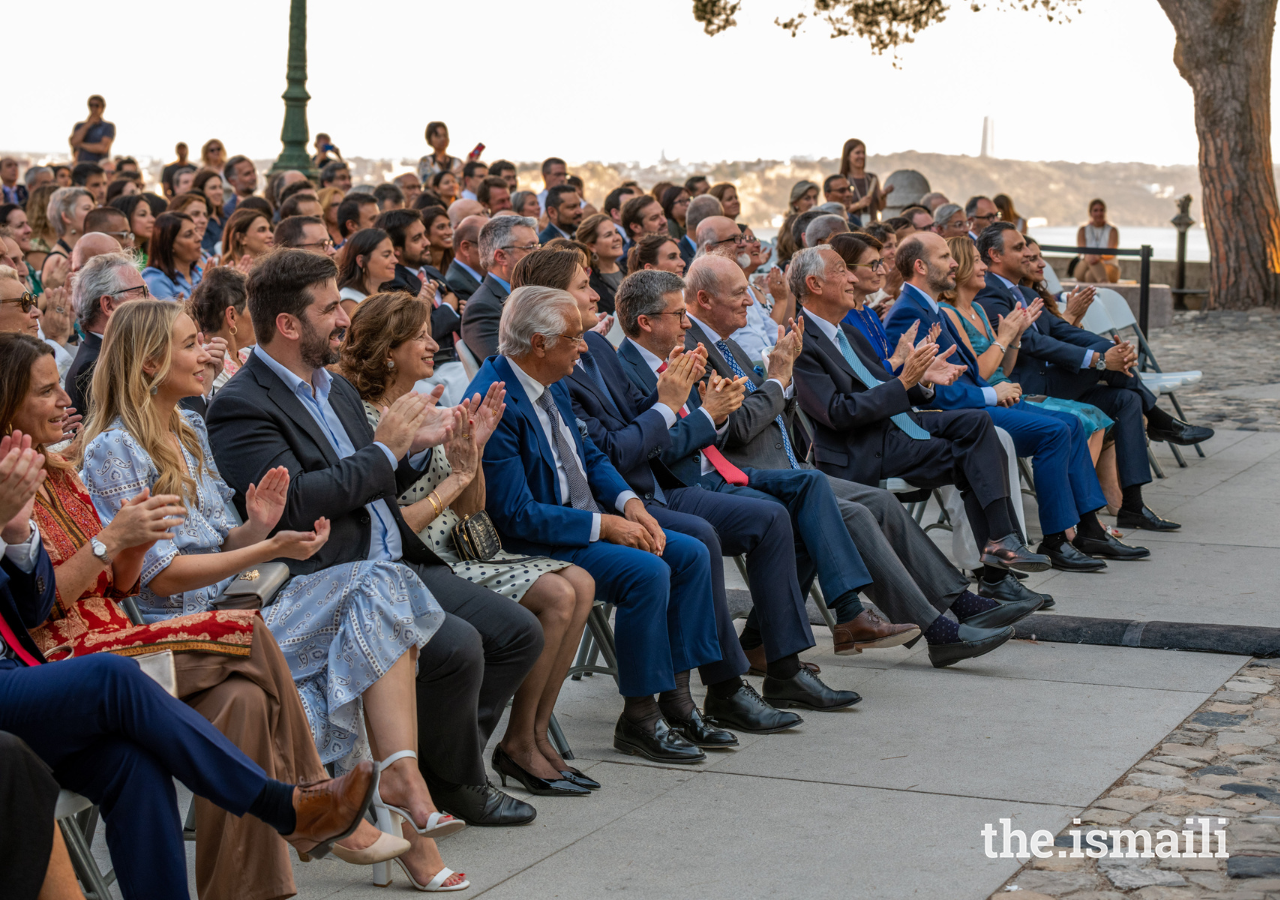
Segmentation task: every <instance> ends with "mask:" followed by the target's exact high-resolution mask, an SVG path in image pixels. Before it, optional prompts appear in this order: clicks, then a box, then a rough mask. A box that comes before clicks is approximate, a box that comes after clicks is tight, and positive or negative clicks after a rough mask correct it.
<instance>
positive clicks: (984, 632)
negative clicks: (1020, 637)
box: [929, 622, 1013, 669]
mask: <svg viewBox="0 0 1280 900" xmlns="http://www.w3.org/2000/svg"><path fill="white" fill-rule="evenodd" d="M1011 637H1013V628H1011V627H1008V626H1006V627H1004V628H974V627H973V626H972V625H966V624H965V623H964V622H961V623H960V640H958V641H956V642H954V643H951V644H930V645H929V662H931V663H933V667H934V668H935V669H942V668H945V667H947V666H951V665H955V664H956V663H958V662H960V661H961V660H964V659H973V658H974V657H975V656H981V655H982V654H984V653H990V652H991V651H992V650H994V649H996V648H997V647H999V646H1000V645H1001V644H1003V643H1004V642H1005V641H1007V640H1009V638H1011Z"/></svg>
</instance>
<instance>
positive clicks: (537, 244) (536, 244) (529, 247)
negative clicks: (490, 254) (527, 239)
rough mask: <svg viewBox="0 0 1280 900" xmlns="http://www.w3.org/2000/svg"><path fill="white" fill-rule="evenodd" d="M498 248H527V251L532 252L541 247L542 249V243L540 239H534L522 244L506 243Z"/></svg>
mask: <svg viewBox="0 0 1280 900" xmlns="http://www.w3.org/2000/svg"><path fill="white" fill-rule="evenodd" d="M498 249H499V250H528V251H530V252H532V251H534V250H541V249H542V243H541V242H540V241H534V242H533V243H532V244H523V245H522V244H507V245H506V246H505V247H499V248H498Z"/></svg>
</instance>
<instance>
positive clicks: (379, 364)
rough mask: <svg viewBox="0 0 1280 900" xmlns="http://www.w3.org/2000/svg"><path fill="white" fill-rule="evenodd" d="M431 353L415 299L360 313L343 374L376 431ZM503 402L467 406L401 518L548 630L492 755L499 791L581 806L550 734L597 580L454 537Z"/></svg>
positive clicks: (379, 301) (477, 489) (386, 298)
mask: <svg viewBox="0 0 1280 900" xmlns="http://www.w3.org/2000/svg"><path fill="white" fill-rule="evenodd" d="M542 252H544V253H545V252H546V251H542ZM570 265H572V263H570ZM435 349H436V342H435V341H434V340H432V338H431V329H430V319H429V310H428V307H427V306H426V305H425V304H423V303H420V302H419V301H418V300H417V299H416V298H415V297H413V296H411V295H409V294H406V293H403V292H387V293H379V294H374V295H373V296H371V297H369V298H368V299H366V300H365V301H364V302H363V303H361V304H360V307H359V308H358V309H357V310H356V312H355V315H354V316H352V318H351V326H350V328H348V329H347V335H346V338H345V339H344V340H343V342H342V361H341V363H340V365H341V371H342V374H343V376H344V377H346V379H347V380H348V381H350V382H351V383H352V384H354V385H355V386H356V389H357V390H358V391H359V392H360V396H361V398H362V399H363V400H364V405H365V412H366V414H367V415H368V417H369V423H370V425H372V426H374V427H375V428H376V427H377V424H378V420H379V418H380V417H381V412H380V411H381V410H383V409H386V408H388V407H389V406H390V405H391V404H392V403H394V402H395V401H396V400H397V399H398V398H399V397H401V396H403V395H404V394H406V393H408V392H409V391H411V390H413V388H414V384H416V383H417V382H418V381H419V380H421V379H424V378H429V377H430V376H431V373H432V371H433V363H432V359H431V356H432V353H434V351H435ZM505 394H506V391H505V390H504V389H503V388H502V386H501V385H500V384H495V385H493V386H492V387H491V388H490V389H489V392H488V394H487V395H486V396H485V397H484V398H483V400H482V399H481V397H480V395H479V394H476V395H475V396H474V397H472V398H471V399H470V400H465V401H463V403H462V404H461V405H460V406H459V409H461V411H462V417H463V418H464V423H463V426H462V427H461V428H460V429H459V430H458V432H456V433H455V434H454V435H453V437H451V438H450V439H449V440H447V441H446V442H445V443H444V444H443V445H440V446H437V447H435V448H434V449H433V451H432V453H431V461H430V464H429V466H428V468H427V471H426V473H425V474H424V475H423V476H422V478H421V479H420V480H419V481H418V482H417V484H415V485H414V486H413V487H411V488H409V490H407V491H406V492H405V493H403V494H401V495H400V508H401V512H402V513H403V514H404V518H405V521H406V522H407V523H408V524H409V527H410V528H411V529H413V530H414V531H416V532H418V536H419V537H420V538H422V542H423V543H424V544H426V545H427V546H428V547H430V548H431V549H432V550H434V551H435V553H436V555H437V556H439V557H440V558H441V559H443V560H444V561H445V562H446V563H448V564H449V567H450V568H451V569H453V572H454V574H455V575H458V576H460V577H462V578H465V579H466V580H468V581H470V582H472V583H473V584H478V585H480V586H481V587H486V588H488V589H490V590H492V591H495V592H497V593H499V594H501V595H502V596H504V597H507V598H509V599H511V600H513V601H515V602H516V603H519V604H520V605H522V606H524V607H525V608H526V609H528V610H529V611H530V612H532V613H533V614H534V615H535V616H537V617H538V621H539V623H541V625H542V633H543V638H544V641H545V643H544V646H543V650H542V655H541V656H539V657H538V661H537V662H536V663H534V666H533V668H532V669H531V670H530V672H529V674H528V675H527V676H525V680H524V682H523V684H521V686H520V689H519V690H518V691H517V692H516V695H515V698H514V702H513V704H512V707H511V718H510V720H509V721H508V724H507V731H506V734H505V735H503V738H502V740H501V741H500V742H499V743H498V745H497V747H495V748H494V751H493V760H492V764H493V768H494V770H495V771H496V772H497V773H498V774H499V776H501V778H502V783H503V785H506V783H507V778H508V777H510V778H514V779H515V780H516V781H518V782H519V783H520V784H521V785H522V786H523V787H524V788H525V789H526V790H528V791H529V792H530V793H533V794H537V795H539V796H583V795H585V794H586V793H587V792H588V790H589V789H590V790H595V789H596V788H598V787H600V785H599V784H598V783H597V782H595V781H594V780H593V779H590V778H588V777H587V776H586V775H584V774H583V773H582V772H580V771H578V770H577V769H575V768H573V767H572V766H570V765H568V764H567V763H566V762H565V761H564V759H562V758H561V756H560V754H559V753H557V752H556V750H555V748H554V747H552V745H551V742H550V740H549V739H548V738H547V729H548V727H549V726H550V723H551V714H552V712H554V711H555V705H556V698H557V697H558V696H559V694H560V687H561V685H562V684H563V683H564V678H565V675H566V674H567V672H568V669H569V664H570V663H571V662H572V659H573V654H574V652H575V651H576V650H577V647H578V643H579V641H580V640H581V638H582V630H583V627H584V626H585V625H586V621H587V614H588V613H589V612H590V611H591V604H592V603H593V602H594V598H595V580H594V579H593V578H592V577H591V576H590V575H589V574H587V572H586V571H585V570H584V569H581V568H579V567H577V566H575V565H571V564H568V563H564V562H560V561H558V560H554V559H548V558H545V557H530V556H520V555H519V554H516V553H510V552H507V551H499V552H498V553H497V554H496V555H495V556H493V557H491V558H490V559H487V560H483V561H481V560H476V559H465V558H463V557H462V556H460V555H459V554H458V551H457V549H456V547H455V544H454V542H453V539H452V537H451V535H452V533H453V529H454V528H455V527H456V526H457V525H458V522H459V521H460V520H461V518H462V517H465V516H468V515H473V514H477V513H483V511H484V505H485V482H484V469H483V468H482V467H481V465H480V459H481V457H482V456H483V454H484V447H485V443H486V442H487V441H488V440H489V436H490V435H492V434H493V429H494V427H495V426H496V425H497V424H498V420H499V419H501V418H502V414H503V410H504V409H505V408H506V404H505V403H504V402H503V398H504V397H505Z"/></svg>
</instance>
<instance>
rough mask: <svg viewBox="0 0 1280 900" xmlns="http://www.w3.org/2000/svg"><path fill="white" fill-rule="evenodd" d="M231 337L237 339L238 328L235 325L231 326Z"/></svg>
mask: <svg viewBox="0 0 1280 900" xmlns="http://www.w3.org/2000/svg"><path fill="white" fill-rule="evenodd" d="M231 336H232V337H235V336H236V326H234V325H232V326H231Z"/></svg>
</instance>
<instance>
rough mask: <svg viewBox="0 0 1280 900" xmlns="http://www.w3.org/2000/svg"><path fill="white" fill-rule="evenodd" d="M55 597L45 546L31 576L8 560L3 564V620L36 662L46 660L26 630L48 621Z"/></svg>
mask: <svg viewBox="0 0 1280 900" xmlns="http://www.w3.org/2000/svg"><path fill="white" fill-rule="evenodd" d="M56 597H57V584H56V582H55V581H54V575H53V563H52V562H51V561H50V560H49V554H48V553H46V552H45V549H44V545H43V544H41V545H40V549H39V551H38V552H37V553H36V564H35V566H34V567H33V568H32V570H31V571H30V572H24V571H22V570H21V569H19V568H18V567H17V566H15V565H14V564H13V563H12V562H10V561H9V560H8V559H5V560H3V561H2V562H0V616H4V620H5V621H6V622H8V623H9V627H10V628H12V629H13V633H14V635H15V636H16V637H17V638H18V643H19V644H21V645H22V646H23V648H24V649H25V650H26V651H27V652H28V653H30V654H31V655H32V656H34V657H35V658H36V659H44V656H43V654H41V653H40V650H39V648H37V647H36V643H35V641H33V640H31V635H29V634H28V633H27V630H28V629H31V628H35V627H36V626H38V625H40V624H41V623H43V622H44V620H45V619H47V618H49V613H50V612H51V611H52V610H53V603H54V600H55V599H56ZM19 665H21V663H19Z"/></svg>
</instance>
